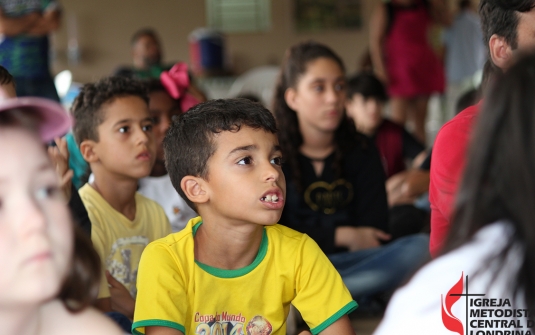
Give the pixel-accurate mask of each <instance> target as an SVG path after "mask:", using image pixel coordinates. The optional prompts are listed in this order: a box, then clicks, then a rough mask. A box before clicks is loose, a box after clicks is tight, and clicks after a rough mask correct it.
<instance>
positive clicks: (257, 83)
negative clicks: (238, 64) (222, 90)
mask: <svg viewBox="0 0 535 335" xmlns="http://www.w3.org/2000/svg"><path fill="white" fill-rule="evenodd" d="M279 71H280V69H279V67H278V66H274V65H265V66H259V67H256V68H254V69H251V70H249V71H247V72H245V73H244V74H242V75H241V76H239V77H238V78H237V79H236V80H235V81H234V83H233V84H232V86H231V87H230V90H229V92H228V96H229V97H230V98H236V97H239V96H244V95H253V96H255V97H257V98H258V99H260V102H262V104H263V105H264V106H266V107H267V108H270V107H271V101H272V100H273V92H274V90H275V84H276V82H277V77H278V75H279Z"/></svg>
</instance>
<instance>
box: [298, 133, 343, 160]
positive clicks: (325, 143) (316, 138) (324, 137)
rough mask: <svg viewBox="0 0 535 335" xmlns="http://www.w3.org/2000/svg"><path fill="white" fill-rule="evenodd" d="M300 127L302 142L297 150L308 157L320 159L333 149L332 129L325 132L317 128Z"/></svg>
mask: <svg viewBox="0 0 535 335" xmlns="http://www.w3.org/2000/svg"><path fill="white" fill-rule="evenodd" d="M300 128H301V136H303V144H302V145H301V147H300V148H299V151H300V152H301V153H302V154H303V155H305V156H307V157H310V158H316V159H322V158H325V157H327V156H329V155H330V154H331V153H332V152H333V150H334V146H335V144H334V131H332V132H325V131H320V130H317V129H305V128H304V127H300Z"/></svg>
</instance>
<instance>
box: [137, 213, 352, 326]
mask: <svg viewBox="0 0 535 335" xmlns="http://www.w3.org/2000/svg"><path fill="white" fill-rule="evenodd" d="M200 224H202V220H201V218H200V217H197V218H194V219H191V220H190V221H189V223H188V225H187V226H186V228H184V230H182V231H180V232H178V233H174V234H171V235H169V236H167V237H166V238H163V239H160V240H158V241H155V242H152V243H151V244H149V246H147V248H146V249H145V251H144V252H143V255H142V257H141V262H140V265H139V276H138V284H137V285H138V295H137V300H136V309H135V312H134V325H133V328H132V329H133V333H134V334H144V333H145V327H147V326H165V327H170V328H174V329H177V330H180V331H182V333H184V334H186V335H189V334H206V335H208V334H211V335H215V334H217V335H245V334H247V335H253V334H262V335H269V334H279V335H285V334H286V317H287V316H288V311H289V308H290V303H292V304H293V305H294V306H295V307H296V308H297V309H298V310H299V311H300V312H301V314H302V316H303V318H304V320H305V321H306V322H307V324H308V325H309V326H310V329H311V330H312V333H313V334H317V333H319V332H321V331H322V330H324V329H325V328H326V327H328V326H329V325H331V324H332V323H333V322H335V321H336V320H338V319H339V318H340V317H342V316H343V315H345V314H347V313H349V312H351V311H353V310H354V309H355V308H356V307H357V303H356V302H355V301H354V300H353V299H352V298H351V295H350V294H349V291H348V290H347V288H346V287H345V285H344V283H343V282H342V279H341V277H340V275H339V274H338V272H337V271H336V269H335V268H334V267H333V265H332V264H331V262H330V261H329V259H328V258H327V257H326V256H325V254H323V252H322V251H321V250H320V248H319V247H318V245H317V244H316V243H315V242H314V241H313V240H312V239H311V238H310V237H308V236H307V235H304V234H301V233H298V232H296V231H294V230H292V229H290V228H287V227H285V226H281V225H278V224H276V225H273V226H267V227H265V229H264V236H263V238H262V243H261V245H260V248H259V251H258V254H257V256H256V259H255V260H254V261H253V263H251V264H250V265H249V266H246V267H244V268H242V269H237V270H222V269H216V268H213V267H210V266H207V265H205V264H201V263H199V262H196V261H195V260H194V251H193V245H194V239H193V236H194V235H195V232H196V230H197V228H198V227H199V226H200ZM224 238H225V236H221V239H224Z"/></svg>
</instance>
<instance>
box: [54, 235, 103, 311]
mask: <svg viewBox="0 0 535 335" xmlns="http://www.w3.org/2000/svg"><path fill="white" fill-rule="evenodd" d="M100 271H101V264H100V258H99V256H98V254H97V252H96V251H95V249H94V248H93V245H92V243H91V240H90V239H89V238H88V237H87V236H86V233H85V232H84V231H82V229H81V228H80V226H78V225H74V253H73V259H72V263H71V268H70V271H69V274H68V275H67V278H66V279H65V282H64V283H63V286H62V288H61V291H60V293H59V298H60V299H61V301H62V302H63V304H64V305H65V307H66V308H67V309H68V310H70V311H71V312H78V311H81V310H83V309H84V308H86V307H88V306H90V305H92V304H93V303H94V302H95V301H96V299H97V295H98V289H99V279H100Z"/></svg>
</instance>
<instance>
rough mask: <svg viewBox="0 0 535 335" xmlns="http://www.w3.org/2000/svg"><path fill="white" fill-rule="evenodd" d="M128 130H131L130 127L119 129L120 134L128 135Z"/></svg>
mask: <svg viewBox="0 0 535 335" xmlns="http://www.w3.org/2000/svg"><path fill="white" fill-rule="evenodd" d="M128 130H130V127H127V126H124V127H121V128H119V132H120V133H127V132H128Z"/></svg>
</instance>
